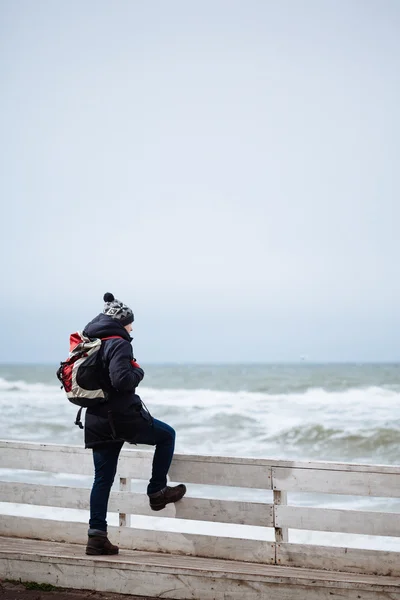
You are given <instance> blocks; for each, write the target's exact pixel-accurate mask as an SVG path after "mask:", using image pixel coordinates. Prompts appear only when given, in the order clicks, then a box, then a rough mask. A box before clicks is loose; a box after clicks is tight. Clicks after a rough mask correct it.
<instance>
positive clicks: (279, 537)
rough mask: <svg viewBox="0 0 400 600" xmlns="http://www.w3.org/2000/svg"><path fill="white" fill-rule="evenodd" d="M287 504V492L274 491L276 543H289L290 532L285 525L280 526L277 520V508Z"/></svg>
mask: <svg viewBox="0 0 400 600" xmlns="http://www.w3.org/2000/svg"><path fill="white" fill-rule="evenodd" d="M285 504H287V492H279V491H277V490H274V527H275V541H276V542H288V541H289V531H288V529H287V527H286V526H285V525H283V526H282V525H280V524H279V523H278V521H277V519H276V508H277V507H278V506H281V505H282V506H283V505H285Z"/></svg>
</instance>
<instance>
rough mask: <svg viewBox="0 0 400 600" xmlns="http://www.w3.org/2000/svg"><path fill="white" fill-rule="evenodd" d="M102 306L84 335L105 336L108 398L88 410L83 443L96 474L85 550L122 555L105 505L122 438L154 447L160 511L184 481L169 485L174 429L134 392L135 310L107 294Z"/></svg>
mask: <svg viewBox="0 0 400 600" xmlns="http://www.w3.org/2000/svg"><path fill="white" fill-rule="evenodd" d="M104 302H105V304H104V310H103V312H102V313H100V314H99V315H98V316H97V317H95V318H94V319H93V321H91V322H90V323H89V324H88V325H86V327H85V329H84V331H83V334H84V335H85V336H87V337H89V338H100V339H102V340H103V342H102V348H101V350H100V352H101V360H102V365H103V370H104V382H103V384H102V388H103V390H104V391H105V392H106V395H107V401H106V402H104V403H102V404H98V405H96V406H95V407H93V408H88V409H87V410H86V417H85V447H86V448H92V451H93V462H94V469H95V478H94V483H93V487H92V491H91V495H90V521H89V531H88V543H87V547H86V554H118V547H117V546H114V545H113V544H111V543H110V541H109V540H108V537H107V521H106V517H107V505H108V499H109V495H110V490H111V486H112V484H113V481H114V477H115V473H116V471H117V463H118V457H119V454H120V451H121V448H122V446H123V444H124V442H129V443H132V444H149V445H152V446H155V447H156V449H155V452H154V458H153V468H152V474H151V478H150V482H149V485H148V487H147V494H148V496H149V502H150V507H151V509H152V510H156V511H158V510H162V509H163V508H165V506H166V505H167V504H169V503H170V502H177V501H178V500H180V499H181V498H182V497H183V496H184V495H185V493H186V487H185V486H184V485H183V484H180V485H177V486H174V487H169V486H167V473H168V470H169V467H170V465H171V461H172V457H173V454H174V447H175V431H174V430H173V429H172V427H170V426H169V425H167V424H166V423H163V422H162V421H158V420H157V419H154V418H153V417H152V416H151V415H150V414H149V412H148V411H147V410H146V409H145V407H144V406H143V404H142V401H141V399H140V397H139V396H138V395H137V394H136V387H137V386H138V385H139V383H140V382H141V381H142V379H143V377H144V371H143V369H142V368H141V367H140V366H139V365H138V363H137V362H136V361H135V359H134V357H133V351H132V345H131V342H132V338H131V336H130V335H129V334H130V332H131V331H132V323H133V320H134V316H133V312H132V310H131V309H130V308H129V307H128V306H126V305H125V304H123V303H122V302H120V301H119V300H117V299H116V298H114V296H113V295H112V294H110V293H107V294H104Z"/></svg>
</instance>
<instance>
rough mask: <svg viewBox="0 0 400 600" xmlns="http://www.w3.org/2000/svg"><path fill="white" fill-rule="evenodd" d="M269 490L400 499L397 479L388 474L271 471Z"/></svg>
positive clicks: (280, 469)
mask: <svg viewBox="0 0 400 600" xmlns="http://www.w3.org/2000/svg"><path fill="white" fill-rule="evenodd" d="M272 487H273V489H274V490H281V491H287V492H321V493H325V494H346V495H355V496H378V497H385V498H389V497H390V498H400V477H399V476H398V475H394V474H389V473H365V472H358V471H352V472H340V471H328V470H319V469H316V470H314V469H282V468H273V469H272Z"/></svg>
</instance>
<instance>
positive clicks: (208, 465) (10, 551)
mask: <svg viewBox="0 0 400 600" xmlns="http://www.w3.org/2000/svg"><path fill="white" fill-rule="evenodd" d="M151 460H152V452H149V451H141V450H123V452H122V453H121V458H120V461H119V468H118V474H117V477H118V478H119V481H120V491H113V492H112V493H111V496H110V504H109V510H110V512H117V513H119V526H118V527H117V526H113V527H109V534H110V539H111V541H112V542H114V543H117V544H118V545H119V546H120V554H119V555H118V556H112V557H88V556H86V555H85V553H84V551H85V548H84V546H83V545H82V544H85V543H86V535H87V533H86V531H87V525H86V524H84V523H81V522H76V521H68V520H54V519H50V518H36V517H32V516H31V517H26V516H25V517H23V516H19V515H10V514H2V515H1V514H0V578H8V579H16V580H18V579H22V580H25V581H26V580H28V581H35V582H37V583H50V584H52V585H55V586H60V587H65V588H75V589H85V590H95V591H99V592H114V593H122V594H132V595H137V596H151V597H157V598H170V599H172V598H174V599H179V600H181V599H182V600H184V599H192V600H264V599H269V598H271V599H272V598H273V599H274V600H325V599H328V598H329V599H330V600H339V599H341V600H343V598H349V599H350V600H353V599H354V600H356V599H357V600H358V599H365V600H378V599H379V600H381V599H382V600H383V599H387V600H389V599H390V600H400V552H395V551H383V550H368V549H356V548H348V547H346V546H336V547H334V546H320V545H317V544H299V543H293V542H291V541H290V539H289V537H290V534H289V531H291V530H296V529H305V530H311V531H325V532H339V533H355V534H367V535H374V536H390V537H392V538H393V539H395V538H396V537H397V538H398V537H400V513H389V512H379V511H362V510H353V509H346V510H337V509H332V508H321V507H315V506H295V505H290V504H288V499H287V493H288V492H289V493H291V492H297V493H302V492H304V493H309V492H316V493H329V494H344V495H358V496H362V495H364V496H377V497H380V498H382V497H386V498H400V467H396V466H390V465H357V464H348V463H328V462H297V461H280V460H275V459H251V458H240V457H215V456H190V455H176V456H175V457H174V461H173V464H172V466H171V471H170V475H171V479H172V480H173V481H183V482H185V483H189V484H190V483H195V484H208V485H212V486H218V487H219V488H221V487H222V488H225V490H226V488H227V487H229V486H230V489H232V486H235V487H240V488H250V489H251V490H253V489H257V490H259V492H258V494H259V495H258V498H260V490H262V493H261V498H264V491H263V490H265V501H263V500H261V501H260V500H258V501H256V502H241V501H239V500H237V499H232V493H230V494H228V495H227V496H226V499H222V498H219V499H217V498H204V497H196V496H190V485H189V495H188V497H185V498H184V499H183V500H181V501H180V502H178V503H177V504H176V505H170V506H168V507H167V508H166V509H165V510H164V511H162V512H161V513H157V515H156V516H157V517H158V518H159V521H161V522H162V523H165V526H164V525H163V526H162V527H161V529H160V530H154V529H152V528H150V526H148V528H147V529H146V528H144V527H143V526H142V527H140V526H138V525H136V521H134V520H133V519H134V517H132V518H131V516H132V515H144V516H154V513H152V512H151V511H150V509H149V505H148V499H147V497H146V496H145V495H144V494H140V493H137V492H133V491H131V485H130V480H131V479H132V478H134V479H143V480H146V479H147V478H148V475H149V473H150V468H151ZM0 467H3V468H7V469H12V470H16V471H18V470H23V471H21V473H23V472H24V471H26V470H32V471H43V472H50V473H67V474H77V475H93V465H92V457H91V453H90V452H89V451H87V450H84V449H83V448H80V447H71V446H59V445H53V444H33V443H22V442H11V441H0ZM21 478H22V475H21V474H20V475H19V476H18V478H17V479H18V481H7V482H5V481H3V482H0V502H12V503H20V504H23V505H37V506H42V507H46V506H47V507H59V508H72V509H85V510H87V509H88V508H89V490H88V489H85V488H78V487H70V486H58V485H47V484H43V483H32V482H24V481H21ZM233 497H235V496H233ZM228 498H230V499H228ZM172 519H175V520H177V521H176V522H178V521H179V520H181V519H183V520H189V521H192V522H193V521H194V522H195V525H196V524H197V525H196V533H188V532H182V531H171V530H170V529H171V527H170V524H171V523H172V522H173V521H172ZM168 522H169V525H167V523H168ZM204 522H208V523H209V524H210V523H215V526H214V528H213V529H210V527H208V533H201V531H202V525H201V524H202V523H204ZM220 523H228V524H230V525H236V529H235V533H236V535H240V537H227V536H226V534H222V535H219V533H218V530H217V524H220ZM243 525H250V526H257V527H262V528H263V531H264V528H265V531H267V532H269V537H270V540H271V541H265V539H252V538H246V537H245V534H243V535H242V534H238V532H239V530H240V528H241V527H242V526H243ZM164 527H165V529H164ZM240 531H243V530H240ZM231 535H232V534H231Z"/></svg>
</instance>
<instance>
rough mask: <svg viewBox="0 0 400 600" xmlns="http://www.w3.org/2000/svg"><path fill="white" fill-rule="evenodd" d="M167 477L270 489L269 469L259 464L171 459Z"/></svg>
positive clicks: (189, 481) (177, 480) (187, 481)
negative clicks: (178, 460)
mask: <svg viewBox="0 0 400 600" xmlns="http://www.w3.org/2000/svg"><path fill="white" fill-rule="evenodd" d="M169 477H170V480H171V481H176V482H181V481H184V482H185V483H201V484H207V485H224V486H225V485H227V486H235V487H243V488H244V487H245V488H259V489H263V490H270V489H271V469H270V468H269V467H264V466H259V465H243V464H236V463H233V462H230V463H210V462H199V461H195V462H191V461H188V460H185V461H180V462H177V461H172V465H171V468H170V470H169Z"/></svg>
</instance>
